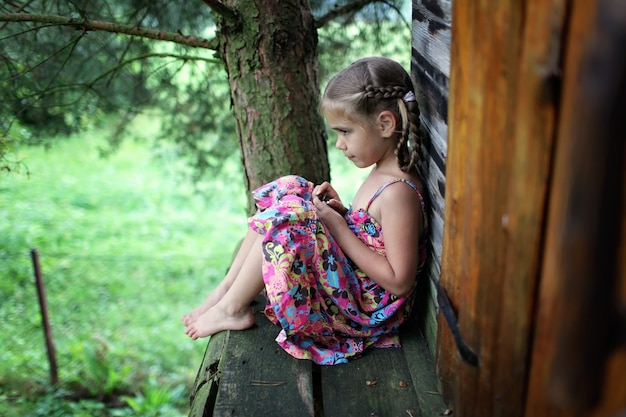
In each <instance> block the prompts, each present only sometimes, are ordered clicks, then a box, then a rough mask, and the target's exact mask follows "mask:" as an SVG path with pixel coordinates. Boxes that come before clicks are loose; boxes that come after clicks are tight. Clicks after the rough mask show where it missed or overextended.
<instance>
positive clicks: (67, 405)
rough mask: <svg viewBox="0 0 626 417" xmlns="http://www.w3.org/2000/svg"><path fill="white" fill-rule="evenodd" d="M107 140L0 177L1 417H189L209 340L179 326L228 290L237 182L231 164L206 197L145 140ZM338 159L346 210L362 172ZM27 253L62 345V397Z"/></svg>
mask: <svg viewBox="0 0 626 417" xmlns="http://www.w3.org/2000/svg"><path fill="white" fill-rule="evenodd" d="M140 123H141V122H140ZM143 123H145V125H140V126H139V127H138V128H139V129H148V127H149V123H150V122H149V121H145V120H144V121H143ZM107 133H108V132H101V133H100V136H99V135H98V134H95V133H93V132H92V133H86V134H84V135H80V136H77V137H73V138H70V139H59V140H57V141H56V143H55V144H54V145H53V146H52V147H51V149H49V150H45V149H43V148H23V149H20V150H18V154H17V155H15V157H16V158H18V159H19V160H21V162H22V165H21V166H22V168H21V169H20V171H19V172H12V173H8V174H7V173H0V323H2V326H1V327H0V338H1V340H2V349H0V416H5V415H6V416H11V415H20V416H37V417H38V416H90V417H96V416H102V417H108V416H112V417H113V416H120V417H124V416H130V415H132V416H160V415H163V416H168V417H175V416H177V415H186V413H187V405H188V396H189V393H190V389H191V386H192V384H193V380H194V378H195V374H196V371H197V369H198V366H199V365H200V362H201V359H202V354H203V352H204V349H205V347H206V339H204V340H200V341H192V340H190V339H189V338H188V337H187V336H186V335H185V334H184V333H183V330H184V328H183V326H182V324H181V322H180V316H181V315H182V314H184V313H186V312H187V311H188V310H189V309H191V308H192V307H195V306H196V305H197V304H199V303H200V302H201V301H202V300H203V299H204V297H206V295H207V294H208V293H209V292H210V291H211V290H212V288H213V287H214V286H215V285H216V284H217V283H218V282H219V281H220V280H221V278H222V277H223V274H224V272H225V270H226V268H227V267H228V264H229V262H230V260H231V257H232V254H233V250H234V248H235V246H236V244H237V243H238V241H239V239H240V238H241V237H242V236H243V234H244V233H245V230H246V213H245V205H246V193H245V191H244V185H243V181H242V179H243V177H242V175H243V174H242V172H241V167H240V166H239V165H238V164H239V160H238V158H236V157H234V158H233V160H232V161H227V162H226V164H227V168H226V169H225V171H224V174H223V176H222V177H220V178H216V179H214V180H213V181H209V182H208V186H207V187H206V188H205V191H204V193H203V194H202V195H199V194H198V193H194V191H193V187H192V186H191V185H188V184H187V185H186V184H184V183H182V182H180V181H177V180H176V179H175V178H176V171H175V169H174V168H173V166H174V164H175V162H172V163H165V162H163V161H164V159H160V160H159V161H160V162H157V160H155V159H154V158H153V155H152V154H151V153H150V150H149V149H148V146H147V145H146V144H144V143H135V142H127V143H124V144H123V146H122V147H121V149H120V150H119V151H118V152H116V153H114V154H113V155H111V156H109V157H107V158H102V157H101V156H100V149H101V147H102V146H103V145H104V143H105V142H104V139H103V138H104V135H106V134H107ZM330 148H331V149H329V152H330V161H331V166H332V171H331V173H332V176H333V179H334V180H333V184H334V185H335V186H336V188H337V189H338V191H339V193H340V195H341V196H342V198H343V199H344V201H345V202H346V203H348V202H350V201H351V199H352V197H353V195H354V192H355V191H356V188H357V186H358V185H359V184H360V182H361V179H362V178H363V176H364V175H365V174H366V173H367V171H365V170H358V169H356V168H354V167H353V166H352V164H351V163H350V162H349V161H347V160H346V159H345V158H343V156H342V155H341V153H340V152H338V151H336V150H334V149H332V145H331V147H330ZM32 248H36V249H37V251H38V253H39V257H40V262H41V268H42V272H43V277H44V282H45V288H46V293H47V304H48V312H49V317H50V321H51V326H52V334H53V337H54V343H55V347H56V355H57V364H58V369H59V378H60V383H59V386H57V387H55V388H54V389H53V388H52V387H51V386H50V383H49V367H48V360H47V355H46V344H45V339H44V333H43V328H42V323H41V314H40V308H39V304H38V301H37V292H36V287H35V279H34V275H33V266H32V262H31V258H30V250H31V249H32Z"/></svg>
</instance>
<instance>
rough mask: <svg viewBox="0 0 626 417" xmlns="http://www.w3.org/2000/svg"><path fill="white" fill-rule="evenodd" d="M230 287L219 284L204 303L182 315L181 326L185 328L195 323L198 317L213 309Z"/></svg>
mask: <svg viewBox="0 0 626 417" xmlns="http://www.w3.org/2000/svg"><path fill="white" fill-rule="evenodd" d="M229 287H230V286H226V285H224V284H220V285H219V286H218V287H217V288H216V289H215V290H214V291H213V292H212V293H211V294H210V295H209V296H208V297H207V299H206V300H204V302H203V303H202V304H201V305H199V306H198V307H196V308H194V309H193V310H191V311H190V312H189V313H187V314H183V316H182V318H181V319H182V321H183V324H184V325H185V326H189V325H190V324H191V323H193V322H195V321H196V320H198V317H200V316H201V315H202V314H204V313H206V312H207V311H209V309H210V308H211V307H213V306H214V305H215V304H217V303H218V302H219V301H220V300H221V299H222V297H223V296H224V294H225V293H226V291H228V288H229Z"/></svg>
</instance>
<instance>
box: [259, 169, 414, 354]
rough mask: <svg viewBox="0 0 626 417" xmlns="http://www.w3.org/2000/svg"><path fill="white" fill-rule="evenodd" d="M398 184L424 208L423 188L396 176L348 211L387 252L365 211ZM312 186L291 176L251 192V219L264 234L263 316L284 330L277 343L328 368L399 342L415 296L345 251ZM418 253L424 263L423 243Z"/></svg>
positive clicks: (360, 231) (352, 222)
mask: <svg viewBox="0 0 626 417" xmlns="http://www.w3.org/2000/svg"><path fill="white" fill-rule="evenodd" d="M398 181H402V182H405V183H406V184H408V185H409V186H411V187H412V188H413V189H414V190H415V191H416V192H417V193H418V195H419V197H420V201H421V203H422V210H423V211H424V200H423V198H422V196H421V195H420V194H419V191H418V190H417V188H416V187H415V186H414V185H413V184H412V183H411V182H409V181H406V180H403V179H398V180H395V181H392V182H390V183H387V184H385V185H383V186H382V187H381V188H380V189H379V190H378V191H377V192H376V193H375V194H374V196H373V197H372V198H371V199H370V201H369V203H368V204H367V207H366V208H365V210H354V211H353V210H352V209H351V208H350V209H349V210H348V212H347V213H346V215H345V216H344V218H345V220H346V222H347V223H348V225H349V227H350V229H351V230H352V231H353V232H354V233H355V234H356V235H357V236H358V237H359V238H360V239H361V240H362V241H363V242H365V243H366V244H367V245H368V246H369V247H370V248H371V249H372V250H373V251H376V252H378V253H380V254H383V255H384V254H385V246H384V243H383V234H382V230H381V227H380V225H379V224H378V223H377V221H376V220H375V219H374V218H372V217H371V216H370V215H369V214H368V212H367V209H368V208H369V206H370V204H371V203H372V201H373V200H374V199H375V198H376V197H377V196H378V195H379V194H380V193H381V192H382V191H383V190H384V189H385V187H387V186H388V185H389V184H392V183H395V182H398ZM313 187H314V185H313V184H312V183H311V182H309V181H307V180H305V179H304V178H301V177H297V176H287V177H282V178H280V179H278V180H276V181H273V182H271V183H269V184H266V185H264V186H262V187H260V188H258V189H256V190H255V191H254V192H253V196H254V198H255V201H256V205H257V207H258V211H257V213H256V214H255V215H254V216H252V217H251V218H250V219H249V224H250V227H251V228H252V229H253V230H255V231H256V232H258V233H260V234H262V235H263V236H264V238H263V255H264V260H263V279H264V282H265V289H266V297H267V305H266V307H265V314H266V316H267V317H268V318H269V319H270V320H271V321H272V322H273V323H275V324H279V325H280V326H281V327H282V330H281V332H280V333H279V335H278V337H277V338H276V341H277V342H278V344H279V345H280V346H281V347H282V348H283V349H284V350H285V351H286V352H287V353H289V354H290V355H292V356H294V357H296V358H300V359H311V360H312V361H313V362H315V363H318V364H322V365H333V364H337V363H344V362H347V361H348V359H352V358H356V357H358V356H360V355H361V354H362V352H363V351H364V350H365V349H366V348H368V347H370V346H373V347H394V346H399V345H400V340H399V336H398V328H399V326H400V324H402V323H403V322H404V320H405V319H406V318H407V317H408V315H409V311H410V308H411V305H412V302H413V298H414V297H413V293H412V294H411V295H410V296H408V297H396V296H393V295H392V294H390V293H389V292H388V291H386V290H384V289H383V288H382V287H380V286H379V285H378V284H376V283H375V282H374V281H372V280H371V279H369V278H368V277H367V276H366V275H365V274H364V273H363V272H362V271H360V270H359V269H358V268H357V267H356V265H354V263H352V261H350V259H348V258H347V257H346V256H345V255H344V254H343V252H342V250H341V248H340V247H339V245H338V244H337V243H336V242H335V240H334V239H333V237H332V236H331V235H330V234H329V233H328V232H327V230H326V227H325V226H324V224H323V223H322V221H321V220H318V218H317V212H316V209H315V206H314V205H313V202H312V201H311V199H312V192H313ZM424 219H425V220H426V215H425V212H424ZM425 229H426V228H425ZM419 256H420V260H421V262H420V264H423V263H424V260H425V256H426V251H425V244H424V242H421V243H420V254H419ZM420 268H421V265H420Z"/></svg>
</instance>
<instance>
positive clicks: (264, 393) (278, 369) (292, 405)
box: [209, 299, 315, 417]
mask: <svg viewBox="0 0 626 417" xmlns="http://www.w3.org/2000/svg"><path fill="white" fill-rule="evenodd" d="M257 300H259V299H257ZM262 307H263V306H262V302H257V305H256V306H255V316H256V323H257V324H256V325H255V327H253V328H252V329H248V330H245V331H242V332H236V331H231V332H230V335H229V337H228V342H227V345H226V348H225V350H224V354H223V356H222V360H221V361H220V367H219V369H220V380H219V389H218V392H217V399H216V403H215V406H214V412H213V416H216V417H222V416H233V415H235V416H258V415H271V416H274V417H281V416H284V417H292V416H307V415H308V416H313V415H314V412H315V410H314V403H313V378H312V375H313V372H312V363H311V362H310V361H307V360H296V359H294V358H292V357H291V356H289V355H288V354H287V353H285V351H283V350H282V349H281V348H280V346H278V345H277V344H276V343H275V342H274V338H275V337H276V335H277V334H278V332H279V330H280V329H279V328H278V327H276V326H274V325H272V324H271V323H270V322H269V321H268V320H267V318H266V317H265V315H264V314H263V312H262V311H261V309H262ZM263 413H267V414H263ZM209 415H210V414H209Z"/></svg>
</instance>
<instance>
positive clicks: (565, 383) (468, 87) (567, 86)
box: [437, 0, 626, 417]
mask: <svg viewBox="0 0 626 417" xmlns="http://www.w3.org/2000/svg"><path fill="white" fill-rule="evenodd" d="M620 1H621V0H578V1H576V0H551V1H543V0H527V1H522V0H504V1H503V0H484V1H481V2H467V1H455V2H454V3H453V13H452V15H453V22H452V47H451V61H450V62H451V70H450V93H449V110H448V155H447V161H446V181H445V184H446V187H445V189H446V193H445V216H444V225H445V227H444V233H443V251H442V257H441V282H442V284H443V285H444V287H445V288H446V291H447V292H448V294H449V296H450V298H451V301H452V304H453V306H454V308H455V309H456V310H457V312H458V313H457V314H458V318H459V325H460V328H461V332H462V334H463V335H464V337H465V339H466V341H467V342H468V344H469V345H470V346H471V347H472V348H473V350H474V351H475V352H476V353H477V354H478V356H479V365H478V366H477V367H471V366H469V365H467V364H465V363H464V362H463V361H462V360H461V359H460V357H459V355H458V353H457V350H456V346H455V345H454V341H453V339H452V337H451V335H450V332H449V330H448V328H447V327H446V325H445V323H443V321H442V320H441V319H440V320H439V321H440V323H439V326H438V348H437V368H438V372H439V375H440V378H441V380H442V384H443V388H444V394H445V397H446V400H447V401H449V402H450V403H451V404H452V405H453V408H454V412H455V415H461V416H463V417H471V416H481V417H482V416H490V417H497V416H507V417H517V416H519V417H521V416H527V417H531V416H532V417H537V416H539V417H541V416H554V415H558V416H567V417H569V416H572V417H573V416H583V415H585V416H586V415H590V414H589V413H590V412H592V409H593V408H594V407H596V409H597V410H600V409H602V410H604V412H608V411H609V410H610V412H612V413H615V412H617V411H623V410H624V408H626V404H624V399H626V396H625V395H624V391H623V387H624V385H625V383H624V382H623V381H624V379H623V375H624V374H625V373H626V369H625V365H626V363H625V362H626V361H624V359H623V355H621V353H620V352H622V351H623V349H622V351H620V350H615V349H614V350H613V352H614V354H613V355H612V356H611V357H610V358H609V359H608V362H607V356H604V357H602V358H601V359H598V358H595V360H596V362H591V363H592V364H593V363H595V365H597V366H601V367H602V365H604V364H606V363H608V364H609V365H608V373H607V374H604V373H603V372H602V370H598V369H595V370H594V371H593V372H592V371H591V368H592V367H590V364H589V363H582V362H581V361H583V362H584V361H587V360H591V359H592V357H590V356H585V355H586V353H589V351H590V350H591V351H593V352H594V353H592V354H597V353H602V352H607V351H611V350H610V348H608V347H607V346H606V345H605V344H603V343H604V342H607V343H608V342H612V343H614V344H615V343H616V342H615V341H614V340H611V339H610V337H609V336H607V334H606V332H605V331H604V330H601V331H596V329H594V328H593V326H597V325H598V320H608V322H609V323H618V324H619V323H620V321H619V316H618V313H616V311H617V310H618V309H617V304H619V302H620V301H619V300H615V299H616V298H618V297H615V296H614V294H613V293H611V292H610V291H613V290H615V289H619V288H621V294H622V297H621V303H622V305H623V303H624V300H623V298H624V297H623V293H624V288H625V286H626V283H625V282H624V271H625V270H626V266H625V265H624V262H625V261H624V257H623V254H624V252H625V249H624V245H625V244H624V241H625V238H624V230H625V229H626V227H625V226H624V211H623V207H624V206H623V201H624V177H623V175H624V174H623V166H624V144H623V142H624V137H623V136H622V138H621V139H620V138H617V140H618V141H620V140H621V147H620V146H615V145H612V146H608V145H607V147H606V148H604V150H603V151H602V152H600V153H598V152H591V150H592V148H593V147H594V146H596V145H594V144H593V142H585V144H584V145H582V147H581V148H579V149H577V150H576V151H573V150H572V149H573V148H572V147H571V146H570V145H568V140H569V139H570V138H571V136H572V135H574V134H576V133H580V132H578V130H581V131H584V132H586V133H591V132H592V130H590V126H596V128H599V127H600V126H601V125H602V120H604V119H602V118H599V119H598V120H596V121H595V123H599V124H596V125H594V124H593V123H591V125H586V124H585V122H589V120H585V119H581V117H580V116H581V114H582V113H581V112H582V111H583V109H584V108H585V106H584V105H583V103H584V102H585V101H586V100H588V99H590V98H592V96H589V97H585V95H584V94H581V91H580V90H579V88H580V86H579V81H580V80H579V79H578V78H576V77H577V74H579V69H580V67H581V65H586V64H585V63H584V60H583V59H576V58H575V57H576V56H579V57H580V56H581V55H580V54H581V51H582V50H583V48H588V47H589V45H588V44H587V40H588V39H589V38H591V37H593V36H592V35H594V34H595V33H597V32H598V31H599V29H600V26H597V25H598V24H597V23H592V22H593V17H594V16H596V13H595V11H596V9H597V8H599V7H600V6H602V5H607V4H609V3H612V4H616V3H619V2H620ZM623 9H624V8H623V2H622V4H621V7H620V8H619V10H622V11H623ZM622 14H623V13H622ZM619 16H620V12H619V11H618V9H617V8H616V9H615V11H614V20H615V19H618V20H619ZM607 19H608V17H606V16H605V17H604V20H603V22H604V23H603V24H607V22H608V21H610V20H611V19H608V20H607ZM620 22H622V23H620V24H617V25H615V26H614V27H613V29H612V32H611V33H610V34H607V36H609V37H610V36H617V41H618V42H623V39H624V34H623V27H624V24H623V21H620ZM594 25H596V26H594ZM620 25H621V26H620ZM620 27H621V28H622V29H619V28H620ZM620 30H622V31H620ZM605 32H606V31H605ZM620 45H623V43H620ZM621 51H622V52H623V47H622V48H621ZM623 56H625V55H624V54H623V53H622V54H621V60H617V61H615V63H616V64H618V65H623ZM587 64H589V62H587ZM563 80H565V81H563ZM600 80H602V78H601V77H598V78H597V79H596V81H598V82H600ZM620 83H621V84H620ZM600 84H601V83H600ZM620 86H621V87H620ZM615 88H618V91H619V89H620V88H621V89H622V90H621V91H622V97H623V88H624V83H623V78H622V79H620V81H619V82H616V84H615ZM587 94H591V93H590V92H589V91H588V92H587ZM570 99H571V100H572V102H571V103H569V102H568V103H565V102H564V100H570ZM622 103H623V100H622ZM605 104H606V103H604V104H603V105H605ZM570 105H571V106H573V107H568V106H570ZM577 105H579V106H581V107H576V106H577ZM618 108H619V107H618ZM603 109H604V111H605V113H607V112H608V113H610V111H609V110H608V108H606V107H604V108H603ZM622 110H623V109H622ZM597 116H598V117H600V116H602V114H601V113H599V114H597ZM622 126H623V122H622ZM619 132H621V133H620V134H622V135H623V134H624V131H623V127H622V130H621V131H619ZM590 139H591V138H589V137H588V138H586V140H590ZM564 149H566V150H564ZM567 149H569V150H567ZM585 149H588V152H586V151H585ZM606 149H613V151H614V152H617V153H618V156H617V157H615V156H614V157H613V158H609V159H610V160H611V161H613V162H611V164H614V165H612V166H611V168H607V170H606V171H602V172H603V173H604V174H598V176H594V177H596V178H601V179H604V180H606V179H607V175H613V176H615V175H621V177H620V178H619V180H616V181H612V182H611V183H612V184H614V187H617V189H616V190H615V189H613V190H605V191H604V192H605V194H602V192H599V191H598V190H597V189H596V190H593V189H592V188H589V189H586V190H582V191H581V190H578V191H581V192H582V194H580V193H579V194H577V198H578V199H576V200H571V197H572V196H573V194H568V192H572V188H571V185H572V184H578V182H576V181H575V179H576V177H575V176H574V173H576V170H575V169H574V170H572V169H571V164H574V165H575V164H576V163H577V161H578V162H581V161H586V162H587V163H590V166H592V167H602V166H603V165H602V162H601V161H602V158H603V156H602V155H604V157H606V156H609V154H607V153H606ZM595 150H596V149H594V151H595ZM576 152H579V153H578V154H577V153H576ZM575 157H580V158H581V159H576V158H575ZM585 158H600V160H598V159H595V160H594V159H585ZM555 161H556V163H555ZM590 161H591V162H590ZM581 163H582V162H581ZM598 164H599V165H598ZM615 164H617V166H618V167H621V170H617V172H618V173H621V174H615V172H616V169H615ZM564 167H568V168H564ZM607 172H612V173H613V174H607ZM614 179H615V178H613V180H614ZM595 184H596V186H598V185H599V183H598V182H595ZM563 187H566V188H563ZM611 192H613V193H615V194H606V193H611ZM607 196H611V197H615V198H616V201H618V202H620V204H622V205H618V207H619V209H617V213H616V209H615V206H611V205H606V198H607ZM595 197H600V201H602V203H600V202H598V201H597V200H598V198H595ZM583 201H585V202H587V203H588V202H591V203H590V204H591V207H586V210H588V213H591V214H594V215H596V216H603V215H608V216H612V219H611V221H613V222H614V227H615V230H616V232H615V233H614V234H613V235H611V236H612V237H611V239H612V240H611V241H609V242H607V241H604V240H603V238H602V237H601V236H605V237H606V236H607V235H606V234H602V233H598V229H597V227H600V226H601V224H602V223H601V222H597V221H596V220H597V219H596V218H594V220H593V221H591V222H588V223H583V226H584V227H586V228H587V229H586V231H584V232H583V234H584V233H587V234H584V237H585V238H589V240H588V241H586V242H585V243H584V244H583V247H586V248H587V249H589V250H590V251H591V252H590V253H593V254H596V255H597V254H598V253H599V252H598V250H597V248H596V247H595V246H594V245H601V247H603V248H607V250H606V252H607V253H608V254H607V255H606V257H605V258H606V259H608V261H607V262H611V263H612V264H611V265H612V267H611V268H612V269H611V268H609V269H606V268H603V269H601V270H599V271H605V270H607V271H609V272H608V274H609V276H610V278H609V277H605V278H606V279H607V280H610V283H606V282H605V285H604V286H603V289H602V290H601V291H597V289H595V288H593V284H592V283H593V280H594V279H596V278H598V277H596V276H594V272H593V266H594V265H595V266H597V265H598V263H597V260H594V259H591V258H590V257H589V256H590V255H589V254H587V256H586V257H585V258H584V259H582V260H580V263H579V265H581V268H583V269H582V270H581V271H578V274H579V277H578V279H580V281H577V284H576V287H575V288H576V290H575V291H573V292H572V293H575V294H576V297H578V298H574V299H565V298H564V297H563V291H565V290H566V289H568V290H569V289H571V288H569V285H568V279H570V278H571V277H572V276H573V275H572V274H573V273H574V272H576V271H574V270H573V269H571V268H568V267H567V266H566V265H565V263H567V262H568V261H570V260H572V259H571V257H572V256H578V255H579V254H580V251H578V252H576V251H569V250H568V246H567V244H564V242H563V241H559V238H561V237H562V233H563V229H562V227H563V223H562V222H561V220H562V217H563V215H566V214H568V213H569V214H571V211H568V210H571V209H572V204H574V205H577V204H579V203H581V202H583ZM587 203H586V204H587ZM593 204H605V205H604V206H593ZM601 207H605V208H609V207H611V209H610V210H608V209H607V210H606V212H603V210H602V209H601ZM620 210H621V211H620ZM559 216H561V217H559ZM594 222H595V223H594ZM570 225H571V224H570ZM620 233H621V234H620ZM609 235H610V234H609ZM620 242H621V243H620ZM620 245H621V246H620ZM619 247H621V249H616V248H619ZM620 254H621V256H620ZM603 259H604V258H603ZM581 272H586V273H587V275H586V276H584V275H585V274H584V273H582V275H581ZM600 279H602V278H600ZM607 291H609V292H607ZM598 297H605V299H606V303H607V304H608V305H610V306H609V307H607V306H602V308H598V309H597V311H596V312H595V313H598V314H595V313H594V312H593V311H592V310H593V309H594V308H595V307H598V306H599V305H600V304H598ZM612 300H613V301H612ZM578 302H582V303H584V305H585V306H587V307H588V308H587V309H580V308H577V307H575V304H576V303H578ZM551 303H552V304H551ZM554 303H558V307H555V308H552V306H553V305H554ZM564 303H570V305H569V308H568V306H567V305H564ZM587 314H591V315H592V317H595V319H592V320H589V319H588V318H587V317H586V315H587ZM576 320H578V323H580V322H581V320H582V322H584V323H587V324H588V326H589V327H587V328H579V329H576ZM622 320H623V318H622ZM621 325H623V321H622V322H621ZM563 326H567V331H561V332H559V330H563V329H562V328H561V327H563ZM602 329H606V325H604V326H602ZM614 330H616V331H617V330H619V329H614ZM556 334H560V335H562V337H563V339H561V340H560V341H559V340H556V336H555V335H556ZM585 334H586V335H587V336H591V335H594V336H593V337H596V338H599V339H600V340H599V343H591V345H593V346H596V347H598V346H599V347H598V348H597V349H595V348H591V349H590V350H589V349H587V350H586V347H587V344H588V342H589V340H587V341H585V340H584V337H585ZM563 340H570V341H572V343H573V345H570V346H567V345H566V344H565V345H564V344H563ZM557 342H559V343H557ZM565 348H567V349H565ZM561 354H566V355H567V357H568V358H569V359H566V360H561V358H560V355H561ZM570 366H571V367H572V369H568V367H570ZM616 375H622V377H621V379H618V378H616V377H615V376H616ZM559 376H560V380H559ZM572 377H575V378H579V379H580V378H582V379H584V378H586V377H588V378H590V379H589V381H586V382H585V381H575V382H576V383H573V382H572V380H571V378H572ZM559 381H560V383H561V384H562V389H561V390H559V393H556V394H555V392H550V391H551V389H553V388H554V384H555V383H556V382H559ZM603 381H604V384H602V382H603ZM607 382H608V383H609V385H611V386H610V387H607V386H606V385H607ZM594 384H596V385H597V386H595V387H594V386H593V385H594ZM600 385H602V388H600ZM581 389H583V390H589V394H587V393H585V394H576V392H578V393H580V391H581ZM598 390H603V391H602V393H601V396H602V397H603V398H607V399H608V400H604V403H603V404H608V403H610V404H611V406H607V407H605V408H602V405H600V406H596V404H595V402H594V400H595V399H594V398H592V397H593V394H594V393H595V394H596V397H598V396H600V395H597V394H598ZM559 395H560V400H561V401H560V402H557V400H558V399H559V398H558V397H559ZM568 399H569V401H570V404H567V402H568ZM597 407H599V408H597ZM620 407H621V408H620ZM601 412H602V411H596V413H595V414H593V415H594V417H595V416H601V415H602V416H604V415H606V416H609V415H610V414H599V413H601Z"/></svg>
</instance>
